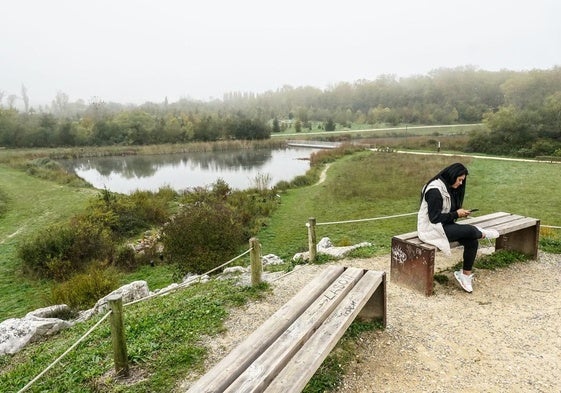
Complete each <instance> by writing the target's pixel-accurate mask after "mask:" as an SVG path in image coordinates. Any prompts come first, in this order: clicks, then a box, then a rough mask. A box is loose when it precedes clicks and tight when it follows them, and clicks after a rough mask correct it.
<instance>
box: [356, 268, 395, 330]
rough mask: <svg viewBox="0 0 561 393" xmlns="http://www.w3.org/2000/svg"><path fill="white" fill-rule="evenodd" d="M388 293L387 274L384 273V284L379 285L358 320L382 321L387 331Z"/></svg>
mask: <svg viewBox="0 0 561 393" xmlns="http://www.w3.org/2000/svg"><path fill="white" fill-rule="evenodd" d="M386 293H387V292H386V273H383V274H382V282H381V283H380V285H378V288H376V291H374V294H373V295H372V297H370V299H369V300H368V302H366V304H365V305H364V307H363V308H362V310H361V311H360V313H359V314H358V316H357V318H359V319H361V320H364V321H375V320H381V321H382V324H383V325H384V329H385V328H386V326H387V322H388V321H387V301H386V299H387V297H386Z"/></svg>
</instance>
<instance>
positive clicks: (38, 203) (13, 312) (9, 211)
mask: <svg viewBox="0 0 561 393" xmlns="http://www.w3.org/2000/svg"><path fill="white" fill-rule="evenodd" d="M0 190H2V194H3V196H4V198H5V199H4V200H5V201H6V203H5V205H6V207H5V212H4V214H3V215H2V216H1V217H0V298H1V299H2V301H1V302H0V321H2V320H4V319H6V318H8V317H17V316H21V315H22V314H25V313H26V312H28V311H31V310H33V309H34V308H38V307H42V306H43V305H44V304H43V300H42V296H43V295H44V294H45V293H46V290H47V288H48V286H47V285H45V283H43V282H36V281H31V280H28V279H26V278H25V277H23V276H22V274H21V270H20V265H19V261H18V260H17V259H16V257H15V255H16V246H17V244H18V242H19V241H20V240H21V239H24V238H25V237H26V236H28V235H30V234H32V233H35V232H36V231H37V230H39V229H40V228H43V227H45V226H47V225H49V224H50V223H53V222H57V221H61V220H65V219H68V218H69V217H71V216H72V215H74V214H75V213H76V212H77V211H80V210H82V209H83V208H84V207H85V205H86V203H87V200H88V199H89V198H90V197H91V196H93V195H95V193H97V191H95V190H93V189H90V188H75V187H69V186H64V185H60V184H56V183H53V182H50V181H46V180H42V179H38V178H35V177H32V176H28V175H26V174H25V173H24V172H22V171H20V170H16V169H13V168H10V167H7V166H5V165H0Z"/></svg>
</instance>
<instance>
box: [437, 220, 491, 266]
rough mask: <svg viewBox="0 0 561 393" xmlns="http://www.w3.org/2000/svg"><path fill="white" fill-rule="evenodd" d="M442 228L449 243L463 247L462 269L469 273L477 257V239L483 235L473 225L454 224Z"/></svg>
mask: <svg viewBox="0 0 561 393" xmlns="http://www.w3.org/2000/svg"><path fill="white" fill-rule="evenodd" d="M443 227H444V233H446V237H447V238H448V240H449V241H450V242H458V243H460V244H461V245H462V246H464V264H463V269H464V270H468V271H471V270H472V269H473V262H474V261H475V257H476V256H477V249H478V247H479V239H481V237H482V236H483V234H482V233H481V232H480V231H479V229H477V228H476V227H475V226H473V225H460V224H456V223H455V222H454V223H451V224H446V225H444V226H443Z"/></svg>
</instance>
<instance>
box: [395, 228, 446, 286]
mask: <svg viewBox="0 0 561 393" xmlns="http://www.w3.org/2000/svg"><path fill="white" fill-rule="evenodd" d="M435 253H436V252H435V249H429V248H426V247H422V246H417V245H415V244H411V243H408V242H405V241H402V240H401V239H398V238H395V237H394V238H392V253H391V269H390V272H391V280H392V282H396V283H398V284H401V285H403V286H406V287H408V288H412V289H415V290H417V291H420V292H423V293H424V294H425V295H426V296H430V295H432V294H433V287H434V257H435Z"/></svg>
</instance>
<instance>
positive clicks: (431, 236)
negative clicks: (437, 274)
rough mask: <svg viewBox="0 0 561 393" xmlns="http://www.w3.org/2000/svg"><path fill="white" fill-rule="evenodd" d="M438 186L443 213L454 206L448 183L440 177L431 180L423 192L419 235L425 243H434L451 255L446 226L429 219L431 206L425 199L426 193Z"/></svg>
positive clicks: (419, 215) (418, 215)
mask: <svg viewBox="0 0 561 393" xmlns="http://www.w3.org/2000/svg"><path fill="white" fill-rule="evenodd" d="M434 188H436V189H437V190H438V191H440V195H442V213H450V209H451V207H452V201H451V199H450V194H449V193H448V190H447V189H446V184H444V182H443V181H442V180H440V179H436V180H433V181H431V182H430V183H429V184H428V185H427V188H426V189H425V191H424V193H423V197H422V198H421V207H420V208H419V213H418V214H417V236H419V239H421V240H422V241H424V242H425V243H429V244H432V245H433V246H436V247H438V249H439V250H440V251H442V252H443V253H444V254H446V255H450V254H451V251H450V242H449V241H448V238H447V237H446V233H444V228H443V227H442V224H441V223H439V222H438V223H436V224H433V223H432V222H430V220H429V208H428V203H427V201H426V200H425V193H426V192H427V191H428V190H431V189H434Z"/></svg>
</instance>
